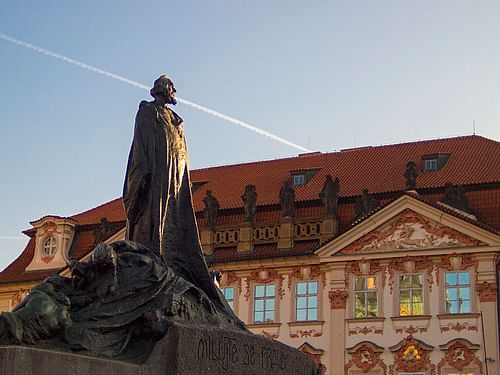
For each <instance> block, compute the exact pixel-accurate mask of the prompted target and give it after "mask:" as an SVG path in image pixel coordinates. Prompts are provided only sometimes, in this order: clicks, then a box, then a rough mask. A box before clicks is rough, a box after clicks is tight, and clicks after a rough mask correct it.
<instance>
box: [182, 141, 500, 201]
mask: <svg viewBox="0 0 500 375" xmlns="http://www.w3.org/2000/svg"><path fill="white" fill-rule="evenodd" d="M437 153H447V154H450V155H451V156H450V158H449V160H448V162H447V163H446V165H445V166H444V167H443V168H442V169H441V170H438V171H435V172H426V173H424V172H422V171H421V170H420V171H419V173H420V175H419V177H418V178H417V187H418V188H433V187H442V186H444V184H445V183H447V182H451V183H453V184H462V185H469V184H480V183H481V184H482V183H492V182H500V142H497V141H493V140H490V139H487V138H483V137H480V136H466V137H456V138H446V139H439V140H430V141H421V142H412V143H401V144H395V145H388V146H379V147H363V148H359V149H349V150H345V151H340V152H331V153H324V154H313V155H311V156H307V155H306V156H302V157H300V156H299V157H292V158H286V159H277V160H270V161H260V162H253V163H246V164H236V165H227V166H221V167H214V168H206V169H198V170H194V171H192V173H191V176H192V180H193V181H208V182H207V183H206V184H204V185H203V186H201V187H200V188H199V189H198V190H197V191H196V192H195V193H194V196H193V200H194V205H195V210H196V211H201V210H202V209H203V202H202V198H203V196H204V195H205V190H212V192H213V194H214V196H216V197H217V198H218V200H219V204H220V207H221V208H222V209H225V208H237V207H242V202H241V195H242V193H243V190H244V187H245V185H246V184H254V185H255V186H256V191H257V204H258V205H259V206H260V205H269V204H277V203H278V201H279V200H278V193H279V190H280V187H281V185H282V183H283V181H284V180H285V179H287V178H289V177H290V171H295V170H298V169H301V170H304V169H305V170H307V169H319V172H318V173H317V174H316V175H315V176H314V177H313V178H312V179H311V180H310V181H309V182H308V183H307V184H306V185H305V186H299V187H296V189H295V197H296V201H297V202H301V201H308V200H316V199H318V194H319V192H320V191H321V189H322V187H323V182H324V180H325V176H326V175H327V174H331V175H332V176H333V177H339V180H340V196H341V197H352V196H357V195H360V194H361V191H362V189H364V188H367V189H368V190H369V191H370V193H385V192H393V191H404V190H406V184H405V179H404V177H403V173H404V170H405V166H406V163H407V162H408V161H415V162H416V163H417V165H418V166H420V169H421V164H422V162H421V160H422V157H423V156H425V155H432V154H437Z"/></svg>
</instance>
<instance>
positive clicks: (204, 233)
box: [200, 227, 213, 255]
mask: <svg viewBox="0 0 500 375" xmlns="http://www.w3.org/2000/svg"><path fill="white" fill-rule="evenodd" d="M200 242H201V248H202V250H203V253H204V254H207V255H211V254H212V251H213V246H212V228H208V227H204V228H202V229H201V233H200Z"/></svg>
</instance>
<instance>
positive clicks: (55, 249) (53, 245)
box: [41, 236, 57, 258]
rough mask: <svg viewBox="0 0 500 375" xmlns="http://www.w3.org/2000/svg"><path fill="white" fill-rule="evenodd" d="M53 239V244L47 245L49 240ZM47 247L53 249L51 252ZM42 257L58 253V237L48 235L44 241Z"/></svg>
mask: <svg viewBox="0 0 500 375" xmlns="http://www.w3.org/2000/svg"><path fill="white" fill-rule="evenodd" d="M50 240H52V241H53V242H52V244H50V245H47V242H48V241H50ZM47 249H49V250H50V249H52V250H51V251H50V252H47ZM41 253H42V257H44V258H45V257H53V256H54V255H55V254H56V253H57V238H55V237H54V236H48V237H46V238H45V239H44V240H43V242H42V250H41Z"/></svg>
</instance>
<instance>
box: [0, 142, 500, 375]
mask: <svg viewBox="0 0 500 375" xmlns="http://www.w3.org/2000/svg"><path fill="white" fill-rule="evenodd" d="M192 181H193V186H192V189H193V200H194V204H195V210H196V215H197V219H198V226H199V233H200V239H201V242H202V246H203V250H204V252H205V255H206V259H207V262H208V263H209V266H210V269H211V270H212V272H213V274H214V279H215V280H216V282H217V283H218V284H219V287H220V288H221V291H222V293H224V295H225V297H226V299H227V300H228V302H229V304H230V305H231V306H232V308H233V309H234V311H235V312H236V313H237V315H238V316H239V317H240V318H241V319H242V320H243V321H244V322H245V323H246V324H247V327H248V329H249V330H250V331H252V332H254V333H256V334H259V335H262V336H265V337H268V338H270V339H273V340H279V341H282V342H284V343H286V344H288V345H291V346H294V347H297V348H299V349H300V350H302V351H304V352H305V353H307V354H309V355H310V356H311V357H312V358H314V360H315V361H317V362H318V363H321V365H322V366H323V367H324V369H325V373H326V374H330V375H332V374H334V375H341V374H346V375H361V374H369V375H410V374H411V375H441V374H443V375H444V374H446V375H472V374H473V375H479V374H481V375H483V374H484V375H494V374H500V353H499V322H498V321H499V303H498V301H499V298H498V294H499V290H498V269H499V262H500V255H499V254H500V143H499V142H497V141H494V140H489V139H486V138H483V137H479V136H466V137H456V138H448V139H441V140H430V141H422V142H412V143H404V144H398V145H389V146H380V147H365V148H357V149H348V150H342V151H339V152H333V153H311V154H303V155H299V156H297V157H293V158H286V159H278V160H272V161H262V162H255V163H246V164H238V165H228V166H222V167H216V168H207V169H200V170H194V171H192ZM124 220H125V216H124V213H123V207H122V203H121V199H116V200H114V201H111V202H108V203H105V204H103V205H101V206H99V207H96V208H93V209H91V210H88V211H86V212H83V213H80V214H77V215H73V216H71V217H56V216H46V217H43V218H41V219H39V220H36V221H34V222H31V225H32V228H31V229H28V230H27V231H25V232H24V233H25V234H26V235H27V236H28V237H29V238H30V241H29V243H28V244H27V246H26V248H25V249H24V250H23V251H22V253H21V254H20V256H19V257H18V258H17V259H16V260H15V261H14V262H12V263H11V264H10V265H9V266H8V267H7V268H6V269H5V270H3V271H2V272H1V273H0V311H10V310H12V309H13V308H15V306H16V305H17V304H18V303H19V302H20V301H21V300H22V298H23V297H24V296H25V295H26V294H27V293H29V290H30V288H31V287H33V286H34V285H35V284H36V283H38V282H39V281H41V280H42V279H43V278H44V277H46V276H48V275H50V274H52V273H54V272H61V273H62V274H66V275H68V270H67V264H68V262H69V261H70V259H85V258H86V257H89V256H90V254H91V251H92V249H93V247H94V246H95V245H96V244H97V243H99V242H101V241H104V242H113V241H116V240H119V239H123V238H124V237H125V221H124Z"/></svg>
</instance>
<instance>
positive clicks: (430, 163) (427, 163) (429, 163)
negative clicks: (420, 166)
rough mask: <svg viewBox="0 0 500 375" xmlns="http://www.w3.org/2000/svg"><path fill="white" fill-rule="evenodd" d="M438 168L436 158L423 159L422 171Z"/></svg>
mask: <svg viewBox="0 0 500 375" xmlns="http://www.w3.org/2000/svg"><path fill="white" fill-rule="evenodd" d="M437 170H438V161H437V159H425V160H424V172H432V171H437Z"/></svg>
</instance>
